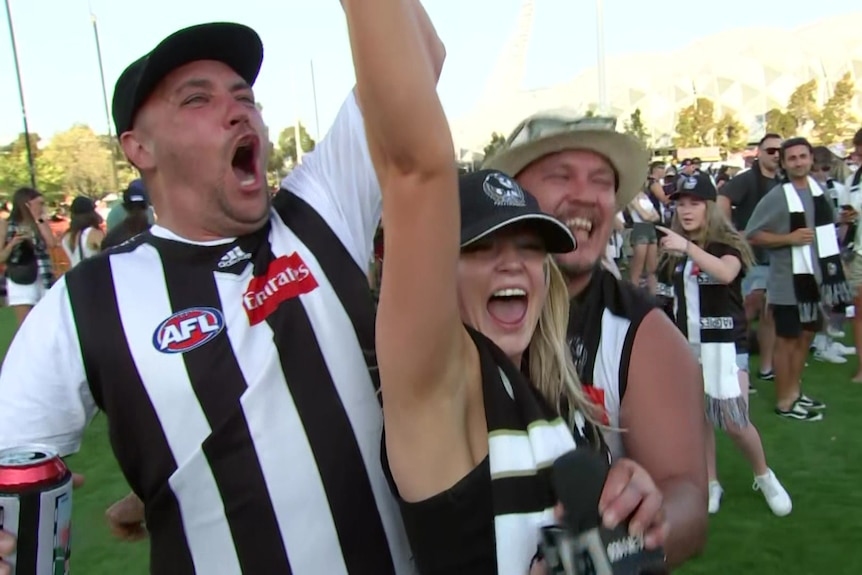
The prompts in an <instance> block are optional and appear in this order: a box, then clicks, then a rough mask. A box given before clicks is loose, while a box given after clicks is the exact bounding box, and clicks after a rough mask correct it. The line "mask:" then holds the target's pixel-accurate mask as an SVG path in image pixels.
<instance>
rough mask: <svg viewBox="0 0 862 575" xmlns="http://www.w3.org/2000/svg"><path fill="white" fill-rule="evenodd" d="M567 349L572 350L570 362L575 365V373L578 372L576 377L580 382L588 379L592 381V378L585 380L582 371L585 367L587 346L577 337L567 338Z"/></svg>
mask: <svg viewBox="0 0 862 575" xmlns="http://www.w3.org/2000/svg"><path fill="white" fill-rule="evenodd" d="M569 349H570V350H572V360H573V361H574V364H575V371H577V372H578V377H580V378H581V379H582V380H585V379H589V380H590V381H592V376H590V377H589V378H586V374H585V373H584V370H585V369H586V367H587V355H588V354H587V346H586V345H584V340H583V339H582V338H581V337H579V336H575V337H571V338H569Z"/></svg>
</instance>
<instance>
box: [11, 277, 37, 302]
mask: <svg viewBox="0 0 862 575" xmlns="http://www.w3.org/2000/svg"><path fill="white" fill-rule="evenodd" d="M45 291H46V290H45V286H44V285H43V284H42V282H41V281H40V280H36V281H35V282H34V283H31V284H30V285H21V284H16V283H15V282H13V281H12V280H10V279H9V278H6V305H8V306H10V307H11V306H13V305H30V306H33V305H36V304H37V303H39V300H40V299H42V298H43V297H45Z"/></svg>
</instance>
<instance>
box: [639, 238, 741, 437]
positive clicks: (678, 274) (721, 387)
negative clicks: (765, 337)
mask: <svg viewBox="0 0 862 575" xmlns="http://www.w3.org/2000/svg"><path fill="white" fill-rule="evenodd" d="M705 249H706V251H707V252H709V251H710V246H706V248H705ZM714 255H715V254H714ZM673 261H676V262H677V264H676V266H675V267H674V269H673V270H668V269H665V270H662V272H661V274H660V278H663V281H665V282H666V281H668V278H672V279H670V281H671V283H662V282H660V283H659V284H658V286H657V289H656V296H657V297H658V299H659V302H660V304H661V307H662V308H663V309H664V310H665V311H666V312H667V313H668V314H669V315H670V316H671V318H672V319H673V320H674V322H675V323H676V325H677V327H678V328H679V330H680V331H682V333H683V335H685V336H686V339H688V342H689V344H690V345H691V347H692V348H693V350H694V351H695V353H696V354H697V356H698V359H699V360H700V365H701V370H702V371H703V388H704V395H705V400H706V415H707V417H709V420H710V421H711V422H712V423H713V425H715V426H716V427H718V428H720V429H726V428H727V427H728V426H729V425H734V426H736V427H744V426H745V425H747V424H748V408H747V406H746V404H745V398H743V397H742V391H741V390H740V388H739V376H738V373H739V366H737V364H736V343H735V341H734V319H733V315H732V313H731V305H730V290H731V288H730V286H728V285H727V284H723V283H720V282H718V281H717V280H715V279H713V278H712V277H711V276H710V275H709V274H707V273H706V272H703V271H701V270H700V269H699V268H698V266H697V264H696V263H695V262H694V260H692V259H691V258H687V259H685V260H669V263H670V265H673V264H672V263H671V262H673Z"/></svg>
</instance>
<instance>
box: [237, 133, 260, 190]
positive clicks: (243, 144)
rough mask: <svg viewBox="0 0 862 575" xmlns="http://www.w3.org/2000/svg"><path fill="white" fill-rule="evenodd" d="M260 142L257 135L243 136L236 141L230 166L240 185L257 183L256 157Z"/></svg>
mask: <svg viewBox="0 0 862 575" xmlns="http://www.w3.org/2000/svg"><path fill="white" fill-rule="evenodd" d="M259 146H260V143H259V141H258V138H257V136H251V135H250V136H244V137H243V138H241V139H240V140H239V142H237V145H236V149H235V150H234V153H233V160H232V161H231V166H232V167H233V173H234V175H236V179H237V180H239V184H240V186H243V187H246V186H252V185H254V184H255V183H257V179H258V169H257V158H258V149H259Z"/></svg>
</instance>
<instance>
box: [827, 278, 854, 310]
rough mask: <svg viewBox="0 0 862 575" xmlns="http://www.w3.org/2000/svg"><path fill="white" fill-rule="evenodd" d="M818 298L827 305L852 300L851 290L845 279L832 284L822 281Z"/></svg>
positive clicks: (847, 302)
mask: <svg viewBox="0 0 862 575" xmlns="http://www.w3.org/2000/svg"><path fill="white" fill-rule="evenodd" d="M820 298H821V300H822V301H823V303H824V304H825V305H827V306H829V307H833V306H837V305H846V304H850V303H852V302H853V292H852V290H851V289H850V286H849V285H848V284H847V282H846V281H842V282H839V283H834V284H826V283H824V284H823V285H822V286H821V287H820Z"/></svg>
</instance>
